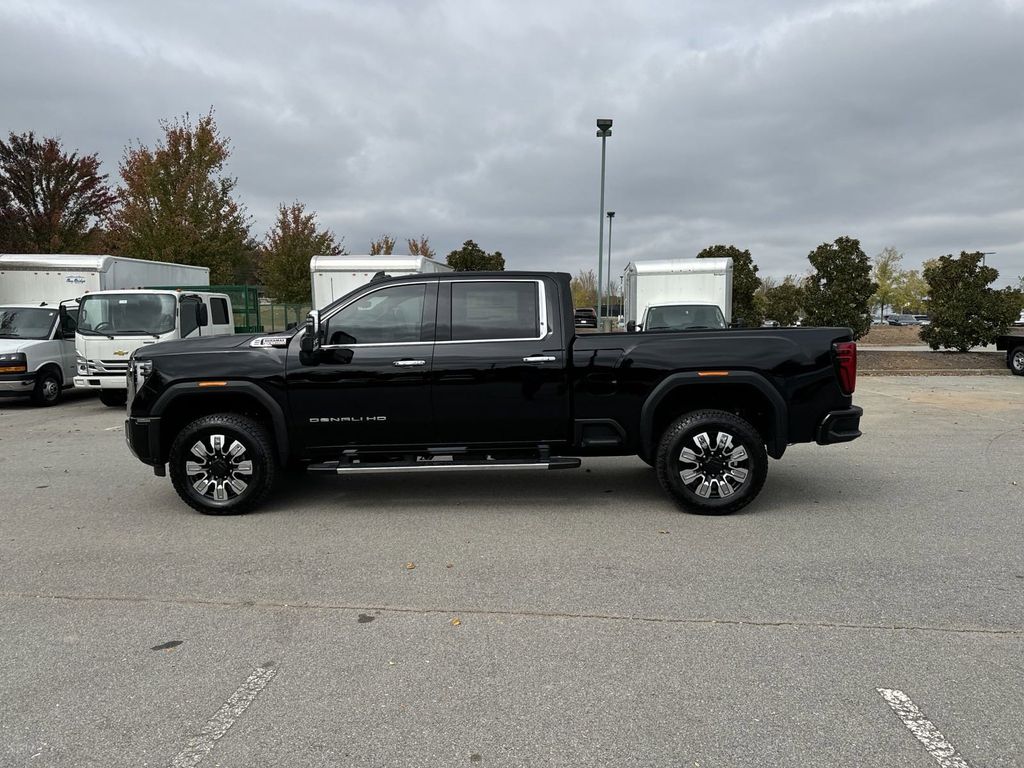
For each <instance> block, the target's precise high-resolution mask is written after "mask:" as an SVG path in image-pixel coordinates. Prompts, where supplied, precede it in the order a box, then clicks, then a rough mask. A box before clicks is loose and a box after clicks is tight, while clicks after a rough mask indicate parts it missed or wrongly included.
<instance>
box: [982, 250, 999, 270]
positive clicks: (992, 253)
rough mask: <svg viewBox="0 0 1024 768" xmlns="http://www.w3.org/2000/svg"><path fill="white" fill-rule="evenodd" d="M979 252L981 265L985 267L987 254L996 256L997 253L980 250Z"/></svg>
mask: <svg viewBox="0 0 1024 768" xmlns="http://www.w3.org/2000/svg"><path fill="white" fill-rule="evenodd" d="M979 253H980V254H981V266H983V267H984V266H985V257H986V256H995V255H996V252H995V251H979Z"/></svg>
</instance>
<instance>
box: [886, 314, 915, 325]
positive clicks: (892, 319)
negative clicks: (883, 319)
mask: <svg viewBox="0 0 1024 768" xmlns="http://www.w3.org/2000/svg"><path fill="white" fill-rule="evenodd" d="M920 324H921V321H920V320H918V319H917V316H916V315H889V325H920Z"/></svg>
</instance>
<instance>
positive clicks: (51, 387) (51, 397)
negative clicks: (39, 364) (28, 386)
mask: <svg viewBox="0 0 1024 768" xmlns="http://www.w3.org/2000/svg"><path fill="white" fill-rule="evenodd" d="M61 394H62V392H61V387H60V376H59V375H58V374H57V373H56V372H54V371H51V370H42V371H40V372H39V375H38V376H37V377H36V385H35V387H33V388H32V404H33V405H39V406H43V407H45V406H48V405H56V404H57V403H59V402H60V398H61Z"/></svg>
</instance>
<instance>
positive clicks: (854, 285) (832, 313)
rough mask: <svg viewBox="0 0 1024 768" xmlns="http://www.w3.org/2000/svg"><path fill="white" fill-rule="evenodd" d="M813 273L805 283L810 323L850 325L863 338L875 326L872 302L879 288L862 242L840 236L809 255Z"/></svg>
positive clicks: (855, 335) (856, 336)
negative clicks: (872, 277) (862, 247)
mask: <svg viewBox="0 0 1024 768" xmlns="http://www.w3.org/2000/svg"><path fill="white" fill-rule="evenodd" d="M807 259H808V260H809V261H810V262H811V267H812V268H813V270H814V271H813V272H812V273H811V274H810V275H809V276H808V278H807V280H806V282H805V284H804V311H805V312H806V313H807V325H817V326H839V327H849V328H850V329H852V330H853V334H854V338H858V339H859V338H860V337H861V336H863V335H864V334H865V333H867V332H868V329H869V328H870V327H871V315H870V310H869V302H870V301H871V296H872V295H873V294H874V293H875V290H876V289H877V288H878V286H877V284H876V283H874V282H873V281H872V280H871V262H870V261H869V260H868V257H867V255H866V254H865V253H864V251H862V250H861V248H860V241H859V240H857V239H856V238H852V237H839V238H836V240H835V242H833V243H822V244H821V245H819V246H818V247H817V248H815V249H814V250H813V251H811V252H810V253H809V254H808V255H807Z"/></svg>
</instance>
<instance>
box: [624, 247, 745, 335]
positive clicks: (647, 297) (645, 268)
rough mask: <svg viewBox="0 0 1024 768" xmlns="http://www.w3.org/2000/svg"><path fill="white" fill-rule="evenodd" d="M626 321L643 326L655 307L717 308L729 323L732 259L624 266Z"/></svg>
mask: <svg viewBox="0 0 1024 768" xmlns="http://www.w3.org/2000/svg"><path fill="white" fill-rule="evenodd" d="M622 288H623V293H624V294H625V295H624V297H623V298H624V301H625V309H624V315H625V321H626V324H627V326H628V325H629V324H630V323H633V324H637V323H639V324H641V325H642V324H643V321H644V317H645V315H646V314H647V313H648V312H649V311H650V310H651V309H652V308H655V307H667V306H672V307H679V306H682V305H693V306H694V307H700V306H701V305H706V306H713V307H718V309H719V310H721V313H722V315H723V317H724V318H725V322H726V323H731V322H732V259H657V260H652V261H635V262H631V263H630V264H627V265H626V270H625V272H624V273H623V276H622ZM716 314H717V313H716Z"/></svg>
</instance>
